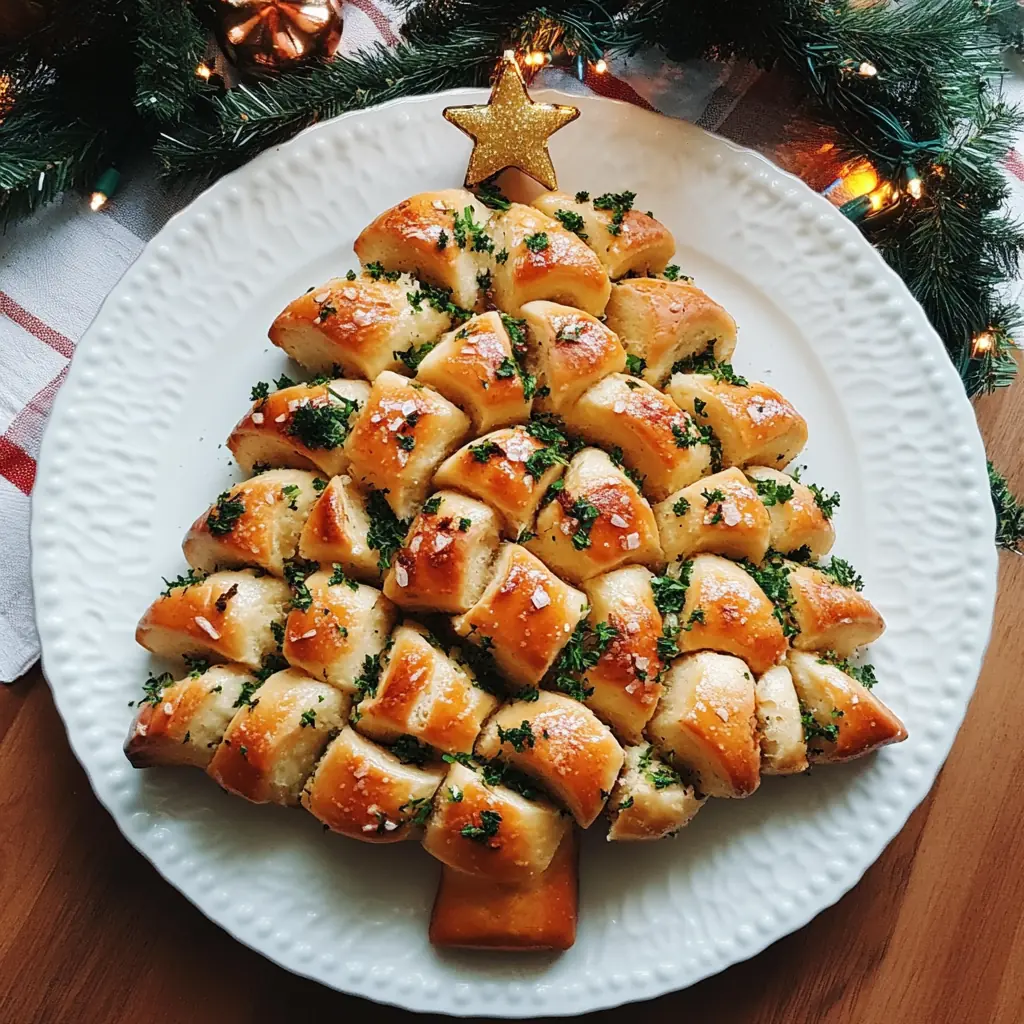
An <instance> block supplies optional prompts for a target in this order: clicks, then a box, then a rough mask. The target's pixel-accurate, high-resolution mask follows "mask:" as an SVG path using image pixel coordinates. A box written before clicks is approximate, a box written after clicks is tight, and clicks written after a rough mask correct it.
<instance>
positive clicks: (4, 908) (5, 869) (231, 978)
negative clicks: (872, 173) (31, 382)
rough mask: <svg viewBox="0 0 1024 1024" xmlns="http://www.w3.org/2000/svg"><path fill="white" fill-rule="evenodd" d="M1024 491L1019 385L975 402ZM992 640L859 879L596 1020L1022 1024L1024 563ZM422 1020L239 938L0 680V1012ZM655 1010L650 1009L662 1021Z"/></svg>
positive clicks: (99, 1018) (134, 1020)
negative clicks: (964, 703) (710, 967)
mask: <svg viewBox="0 0 1024 1024" xmlns="http://www.w3.org/2000/svg"><path fill="white" fill-rule="evenodd" d="M978 412H979V418H980V420H981V423H982V429H983V432H984V434H985V436H986V440H987V441H988V446H989V451H990V453H991V454H992V455H993V457H994V459H995V461H996V463H997V464H998V465H1000V466H1002V467H1003V468H1004V470H1005V471H1006V472H1007V473H1008V475H1009V477H1010V481H1011V483H1012V484H1014V485H1015V487H1016V488H1017V489H1018V490H1019V489H1021V488H1024V454H1022V447H1024V446H1022V444H1021V440H1022V437H1024V384H1022V385H1020V386H1018V387H1016V388H1015V389H1014V390H1013V392H1011V394H1009V395H1006V394H1003V395H1001V396H997V397H996V398H993V399H986V400H984V401H983V402H981V403H979V409H978ZM1000 571H1001V580H1000V582H1001V586H1000V597H999V604H998V607H997V609H996V620H995V626H994V633H993V639H992V645H991V647H990V650H989V655H988V659H987V661H986V663H985V669H984V672H983V673H982V676H981V681H980V682H979V684H978V691H977V693H976V695H975V698H974V701H973V703H972V704H971V708H970V711H969V712H968V715H967V720H966V722H965V723H964V726H963V728H962V730H961V732H960V735H959V738H958V739H957V741H956V744H955V746H954V747H953V751H952V754H951V755H950V758H949V761H948V762H947V764H946V767H945V769H944V770H943V772H942V774H941V775H940V776H939V779H938V782H937V783H936V785H935V788H934V789H933V790H932V792H931V794H930V795H929V797H928V798H927V799H926V800H925V802H924V803H923V804H922V805H921V807H919V808H918V809H917V811H916V812H915V813H914V814H913V815H912V816H911V818H910V821H909V822H907V825H906V827H905V828H904V829H903V831H902V832H901V833H900V834H899V836H897V838H896V839H895V840H893V842H892V844H891V845H890V846H889V848H888V849H887V850H886V851H885V853H884V854H883V855H882V857H881V858H880V859H879V861H878V862H877V863H876V864H875V865H874V866H873V867H872V868H871V869H870V870H869V871H868V872H867V874H866V875H865V876H864V879H863V880H862V881H861V883H860V884H859V885H858V886H857V887H856V888H855V889H854V890H853V891H852V892H850V893H849V894H848V895H847V896H846V897H845V898H844V899H842V900H840V902H839V903H838V904H837V905H836V906H834V907H832V908H830V909H828V910H825V911H824V912H822V913H821V914H820V915H818V917H817V918H816V919H815V920H814V921H812V922H811V923H810V924H809V925H807V927H805V928H803V929H802V930H801V931H799V932H797V933H796V934H794V935H790V936H789V937H787V938H785V939H782V940H780V941H779V942H777V943H776V944H775V945H774V946H772V947H771V948H770V949H768V950H766V951H765V952H764V953H762V954H761V955H760V956H758V957H756V958H755V959H753V960H751V961H748V962H746V963H742V964H737V965H736V966H735V967H732V968H730V969H729V970H727V971H725V972H724V973H722V974H720V975H718V976H717V977H715V978H710V979H709V980H707V981H704V982H702V983H701V984H699V985H696V986H695V987H693V988H692V989H689V990H688V991H686V992H681V993H676V994H673V995H668V996H664V997H662V998H660V999H657V1000H654V1001H653V1002H652V1003H650V1004H648V1005H646V1006H644V1007H643V1008H642V1009H640V1008H628V1007H627V1008H624V1009H622V1010H609V1011H606V1012H604V1013H601V1014H597V1015H596V1016H598V1017H600V1018H602V1019H605V1020H619V1021H625V1020H627V1019H636V1017H637V1015H638V1014H643V1015H644V1017H645V1018H646V1019H648V1020H654V1021H666V1022H668V1021H672V1022H673V1024H675V1022H690V1021H692V1022H701V1024H703V1022H709V1021H714V1022H715V1024H733V1022H741V1021H742V1022H743V1024H769V1022H773V1024H774V1022H778V1024H782V1022H785V1024H802V1022H808V1024H810V1022H813V1024H840V1022H842V1024H889V1022H892V1024H897V1022H898V1024H946V1022H949V1024H954V1022H955V1024H975V1022H977V1024H1019V1022H1021V1021H1024V685H1022V683H1021V668H1022V666H1024V630H1022V629H1021V628H1020V626H1019V623H1018V619H1019V618H1020V614H1021V611H1022V610H1024V559H1021V558H1019V557H1017V556H1015V555H1012V554H1007V553H1004V554H1003V555H1002V556H1001V566H1000ZM348 1014H352V1015H353V1018H352V1019H363V1018H370V1017H371V1015H372V1017H373V1019H375V1020H394V1019H398V1018H399V1017H411V1015H409V1014H406V1013H404V1012H403V1011H399V1010H393V1009H389V1008H381V1007H377V1006H374V1005H373V1004H371V1003H367V1002H363V1001H362V1000H359V999H355V998H351V997H346V996H342V995H339V994H338V993H336V992H332V991H330V990H328V989H326V988H322V987H321V986H319V985H317V984H315V983H313V982H310V981H306V980H304V979H302V978H297V977H295V976H293V975H291V974H289V973H287V972H286V971H284V970H282V969H281V968H279V967H276V966H275V965H274V964H272V963H270V962H269V961H267V960H264V959H263V958H262V957H260V956H259V955H258V954H256V953H253V952H252V951H251V950H249V949H247V948H245V947H244V946H242V945H240V944H239V943H237V942H235V941H233V940H232V939H230V938H229V937H228V936H227V935H226V934H225V933H224V932H222V931H221V930H220V929H219V928H217V927H216V925H214V924H211V923H210V922H209V921H208V920H207V919H206V918H205V917H204V916H203V915H202V914H201V913H200V912H199V911H198V910H196V909H195V907H193V906H192V905H191V904H190V903H189V902H188V901H187V900H186V899H185V897H184V896H182V895H180V894H179V893H178V892H177V891H176V890H175V889H173V888H172V887H171V886H170V885H168V884H167V883H166V882H164V881H163V879H161V878H160V876H159V875H158V874H157V873H156V871H155V870H154V869H153V868H152V867H150V865H149V863H148V862H147V861H145V860H144V859H143V858H142V856H141V855H140V854H138V853H136V852H135V850H134V849H133V848H132V847H131V846H129V844H128V843H127V842H126V841H125V840H124V839H123V838H122V837H121V835H120V833H119V832H118V831H117V828H116V827H115V826H114V823H113V822H112V821H111V819H110V818H109V817H108V815H107V813H106V812H105V811H104V810H103V809H102V808H101V807H100V805H99V804H98V803H97V801H96V799H95V797H94V796H93V794H92V791H91V790H90V789H89V785H88V783H87V782H86V779H85V774H84V773H83V771H82V769H81V768H80V767H79V766H78V763H77V762H76V761H75V759H74V757H73V756H72V754H71V751H70V749H69V747H68V744H67V740H66V738H65V734H64V729H63V727H62V725H61V722H60V720H59V718H58V716H57V713H56V711H55V710H54V706H53V700H52V698H51V696H50V691H49V689H48V688H47V686H46V684H45V682H44V681H43V679H42V676H41V674H40V672H39V670H38V669H34V670H33V671H32V672H30V673H29V674H28V676H26V677H25V678H24V679H22V680H21V681H20V682H19V683H17V684H16V685H14V686H13V687H9V688H5V687H2V686H0V1022H2V1024H34V1022H39V1024H63V1022H74V1024H93V1022H95V1024H121V1022H124V1024H139V1022H140V1021H146V1022H147V1024H158V1022H162V1021H167V1022H175V1024H178V1022H187V1024H206V1022H208V1021H209V1022H216V1024H233V1022H236V1021H237V1022H243V1021H244V1022H253V1021H263V1020H267V1021H270V1020H275V1021H276V1020H281V1021H289V1022H291V1021H303V1022H304V1021H312V1020H331V1019H337V1018H338V1016H339V1015H340V1019H350V1018H348V1016H347V1015H348ZM652 1015H653V1016H652Z"/></svg>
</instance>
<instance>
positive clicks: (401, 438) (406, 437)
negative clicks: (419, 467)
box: [395, 434, 416, 452]
mask: <svg viewBox="0 0 1024 1024" xmlns="http://www.w3.org/2000/svg"><path fill="white" fill-rule="evenodd" d="M395 443H396V444H397V445H398V447H399V448H401V449H402V450H403V451H407V452H411V451H412V450H413V448H415V447H416V438H415V437H414V436H413V435H412V434H395Z"/></svg>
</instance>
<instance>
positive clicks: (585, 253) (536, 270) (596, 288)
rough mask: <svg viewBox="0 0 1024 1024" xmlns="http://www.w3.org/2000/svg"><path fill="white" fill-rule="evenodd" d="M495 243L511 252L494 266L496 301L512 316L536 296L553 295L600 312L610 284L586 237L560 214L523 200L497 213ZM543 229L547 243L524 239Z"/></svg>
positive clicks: (589, 310)
mask: <svg viewBox="0 0 1024 1024" xmlns="http://www.w3.org/2000/svg"><path fill="white" fill-rule="evenodd" d="M495 221H496V224H497V230H496V237H495V246H496V248H498V249H503V250H504V251H506V252H507V253H508V259H506V260H505V261H504V262H503V263H496V264H495V266H494V269H493V270H492V272H491V288H492V295H493V298H494V302H495V304H496V305H497V306H499V307H500V308H501V309H503V310H505V311H506V312H507V313H509V314H511V315H512V316H521V315H522V313H521V310H522V307H523V306H524V305H525V304H526V303H527V302H532V301H534V300H535V299H550V300H552V301H553V302H563V303H565V304H566V305H567V306H576V307H577V308H579V309H582V310H585V311H586V312H587V313H592V314H593V315H594V316H601V314H602V313H604V307H605V305H606V304H607V302H608V295H609V293H610V291H611V284H610V283H609V281H608V272H607V271H606V270H605V269H604V267H603V266H601V261H600V260H599V259H598V258H597V256H595V255H594V253H593V252H591V250H590V249H588V248H587V245H586V243H585V242H583V241H581V240H580V239H579V238H577V237H576V236H575V235H574V234H573V233H572V232H571V231H566V230H565V228H563V227H562V225H561V224H559V223H558V221H557V220H553V219H552V218H551V217H547V216H545V215H544V214H543V213H541V212H540V211H539V210H534V209H532V208H531V207H529V206H523V205H521V204H520V203H513V204H512V205H511V207H510V208H509V209H508V210H506V211H505V213H503V214H501V215H500V216H498V217H497V218H495ZM539 234H543V235H546V236H547V245H545V246H543V247H541V248H530V246H528V245H527V244H526V239H527V238H529V237H531V236H534V235H539Z"/></svg>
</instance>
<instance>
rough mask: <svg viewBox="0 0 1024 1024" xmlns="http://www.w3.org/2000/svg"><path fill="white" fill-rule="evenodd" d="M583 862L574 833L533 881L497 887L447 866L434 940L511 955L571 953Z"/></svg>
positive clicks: (437, 904) (432, 921)
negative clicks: (551, 951)
mask: <svg viewBox="0 0 1024 1024" xmlns="http://www.w3.org/2000/svg"><path fill="white" fill-rule="evenodd" d="M578 860H579V843H578V842H577V839H576V834H575V832H569V833H567V834H566V836H565V838H564V839H563V840H562V842H561V845H560V846H559V847H558V850H557V852H556V853H555V856H554V858H553V859H552V861H551V863H550V864H549V865H548V867H547V869H546V870H545V871H544V872H542V873H541V874H540V875H539V876H538V877H537V878H534V879H531V880H529V881H527V882H494V881H492V880H491V879H489V878H479V877H477V876H476V875H468V874H466V873H465V872H464V871H455V870H453V869H452V868H450V867H447V866H445V867H443V868H442V869H441V884H440V886H439V887H438V890H437V896H436V897H435V898H434V909H433V911H432V912H431V915H430V941H431V942H432V943H433V944H434V945H435V946H452V947H456V948H461V949H492V950H504V951H507V952H520V951H521V952H527V951H536V950H553V949H558V950H561V949H568V948H569V947H570V946H571V945H572V944H573V943H574V942H575V941H576V916H577V910H578V902H579V870H578V866H577V862H578Z"/></svg>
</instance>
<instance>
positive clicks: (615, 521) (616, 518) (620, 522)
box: [610, 512, 629, 530]
mask: <svg viewBox="0 0 1024 1024" xmlns="http://www.w3.org/2000/svg"><path fill="white" fill-rule="evenodd" d="M610 522H611V524H612V526H617V527H618V528H619V529H620V530H624V529H625V528H626V527H627V526H629V523H627V522H626V520H625V519H623V518H622V516H620V515H619V513H618V512H616V513H614V514H613V515H612V517H611V519H610Z"/></svg>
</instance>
